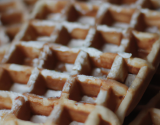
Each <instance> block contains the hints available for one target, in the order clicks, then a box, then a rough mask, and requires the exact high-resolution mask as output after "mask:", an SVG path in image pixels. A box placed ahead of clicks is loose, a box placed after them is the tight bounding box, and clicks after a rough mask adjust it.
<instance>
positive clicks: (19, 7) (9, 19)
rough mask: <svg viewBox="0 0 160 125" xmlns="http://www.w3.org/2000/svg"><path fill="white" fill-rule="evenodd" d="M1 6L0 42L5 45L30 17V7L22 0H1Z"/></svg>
mask: <svg viewBox="0 0 160 125" xmlns="http://www.w3.org/2000/svg"><path fill="white" fill-rule="evenodd" d="M0 8H1V9H0V15H1V19H0V22H1V24H0V31H1V32H0V34H1V35H0V42H1V45H4V44H6V43H9V42H11V41H12V40H13V38H14V36H15V35H16V34H17V33H18V31H19V29H20V26H21V24H22V23H23V22H24V21H26V20H27V19H28V8H27V7H26V5H25V4H24V3H23V1H21V0H1V1H0Z"/></svg>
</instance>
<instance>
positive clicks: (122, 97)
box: [0, 0, 160, 125]
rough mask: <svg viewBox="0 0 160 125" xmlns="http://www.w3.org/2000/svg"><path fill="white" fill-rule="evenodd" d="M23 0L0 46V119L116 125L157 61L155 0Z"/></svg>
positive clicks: (158, 40)
mask: <svg viewBox="0 0 160 125" xmlns="http://www.w3.org/2000/svg"><path fill="white" fill-rule="evenodd" d="M35 2H36V3H35ZM19 3H20V2H19ZM24 3H25V4H26V5H25V6H28V8H29V9H28V11H32V13H31V14H30V16H29V20H28V21H25V22H24V23H23V25H22V26H21V27H20V29H19V32H18V33H17V34H16V35H15V37H14V38H13V41H12V43H11V44H7V45H5V47H4V46H3V47H0V61H1V64H0V90H1V91H0V99H1V101H0V107H1V110H0V112H1V113H0V124H13V125H17V124H18V125H21V124H24V125H25V124H29V125H41V124H45V125H80V124H86V125H91V124H92V125H99V124H107V125H108V124H110V125H122V124H123V121H124V119H125V117H126V116H128V115H129V114H130V113H131V112H132V111H133V110H134V109H135V107H136V105H137V104H138V103H139V102H140V100H141V97H142V96H143V94H144V93H145V91H146V89H147V87H148V85H149V83H150V81H151V79H152V77H153V75H154V74H155V72H156V69H157V67H158V65H159V63H160V58H159V57H160V36H159V27H160V23H159V17H158V15H159V13H160V12H158V11H157V10H158V8H159V5H158V1H157V2H156V1H154V2H152V1H151V0H148V1H144V0H137V1H130V2H129V1H126V0H121V1H116V0H115V1H111V0H107V1H106V0H99V1H96V0H94V1H90V0H86V1H85V2H84V1H83V2H82V1H76V0H60V1H59V0H57V1H56V0H55V1H51V0H40V1H36V0H35V1H30V0H24ZM24 3H23V4H24ZM34 5H35V6H34ZM33 6H34V7H33ZM157 72H159V71H158V70H157ZM157 75H158V73H157ZM149 86H150V85H149ZM147 90H148V89H147ZM142 99H143V98H142Z"/></svg>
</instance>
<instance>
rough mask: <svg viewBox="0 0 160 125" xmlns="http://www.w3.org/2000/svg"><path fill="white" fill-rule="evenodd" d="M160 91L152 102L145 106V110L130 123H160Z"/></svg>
mask: <svg viewBox="0 0 160 125" xmlns="http://www.w3.org/2000/svg"><path fill="white" fill-rule="evenodd" d="M159 99H160V93H158V94H157V95H156V96H155V97H154V98H152V99H151V100H150V102H149V103H148V104H147V105H146V106H144V107H143V110H142V111H141V112H140V113H139V115H138V116H137V117H136V118H135V120H134V121H132V122H131V123H130V125H135V124H137V125H143V124H154V125H159V124H160V121H159V119H160V110H159Z"/></svg>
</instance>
